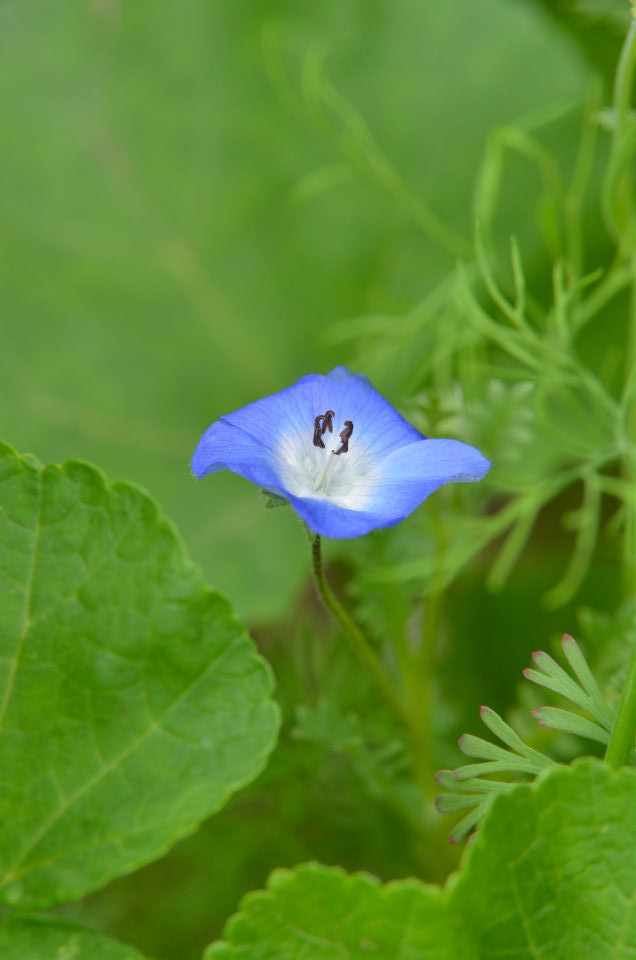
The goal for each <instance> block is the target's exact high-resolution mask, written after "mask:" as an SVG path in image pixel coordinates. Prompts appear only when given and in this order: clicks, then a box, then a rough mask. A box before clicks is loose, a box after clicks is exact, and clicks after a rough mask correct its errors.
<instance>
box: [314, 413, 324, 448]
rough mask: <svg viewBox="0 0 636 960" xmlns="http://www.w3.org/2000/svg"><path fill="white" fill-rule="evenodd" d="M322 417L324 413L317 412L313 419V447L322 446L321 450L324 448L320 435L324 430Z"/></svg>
mask: <svg viewBox="0 0 636 960" xmlns="http://www.w3.org/2000/svg"><path fill="white" fill-rule="evenodd" d="M324 419H325V417H324V414H322V413H319V414H318V416H317V417H316V418H315V420H314V447H322V448H323V450H324V448H325V445H324V443H323V442H322V435H323V433H324V432H325V428H324Z"/></svg>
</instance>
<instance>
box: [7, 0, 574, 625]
mask: <svg viewBox="0 0 636 960" xmlns="http://www.w3.org/2000/svg"><path fill="white" fill-rule="evenodd" d="M320 52H322V53H324V58H325V70H324V74H325V76H326V77H327V78H328V80H329V81H330V82H331V83H333V84H334V85H335V87H336V88H337V90H338V91H339V92H340V93H341V94H342V95H343V96H344V97H345V98H346V100H347V101H348V102H349V103H350V104H351V105H352V107H353V108H354V109H355V110H358V111H359V112H360V114H361V116H362V117H363V118H364V122H365V123H366V124H367V125H368V128H369V130H370V132H371V134H372V136H373V137H374V138H375V139H376V140H377V141H378V143H379V144H380V146H381V149H382V151H383V152H384V153H385V154H386V155H387V156H388V158H389V160H390V161H391V163H392V164H393V165H394V167H395V170H396V171H397V175H398V180H399V177H402V179H403V182H404V184H406V190H404V189H402V190H400V188H398V190H397V192H398V196H396V194H395V177H393V176H392V175H390V174H387V171H386V169H385V167H384V166H383V164H382V162H381V161H380V162H379V161H378V157H377V156H376V154H375V153H374V152H373V151H371V152H370V148H369V144H368V143H365V142H364V138H362V141H363V142H360V125H359V124H356V123H355V122H354V123H353V125H351V124H350V125H349V126H347V125H346V123H345V122H344V121H343V118H342V115H341V114H342V111H340V115H337V111H334V110H332V109H330V108H329V107H328V106H327V105H325V104H324V102H323V100H324V95H325V93H328V92H329V90H328V87H326V85H325V84H324V82H322V83H321V81H320V79H319V77H318V76H317V73H318V71H317V70H316V69H313V68H314V67H315V65H316V62H317V60H319V59H320V56H319V54H320ZM538 65H540V68H539V67H538ZM584 81H585V78H584V70H583V69H582V66H581V64H580V63H579V62H578V60H577V57H576V56H575V54H574V52H572V51H570V50H569V49H568V47H567V44H565V43H563V42H561V41H560V38H559V37H558V36H556V34H555V31H553V30H552V29H551V28H550V26H549V24H546V23H545V22H544V20H543V18H542V17H541V16H539V15H537V13H536V12H535V11H533V10H531V9H529V8H527V7H526V6H525V5H524V4H522V3H511V2H510V0H481V2H479V3H476V2H475V0H455V2H454V3H449V2H448V0H427V2H425V3H413V2H412V0H393V2H392V3H390V4H387V3H384V2H382V0H367V2H364V3H361V2H360V0H322V2H321V3H303V4H298V3H292V2H278V0H266V2H261V3H253V2H251V0H233V2H231V3H227V2H225V0H188V2H187V3H184V4H175V3H173V2H170V0H135V2H134V3H124V2H121V0H90V2H89V0H23V2H14V3H10V2H4V3H0V127H1V128H2V131H3V138H2V141H3V142H2V157H1V160H0V167H1V171H2V185H0V214H1V216H0V249H1V251H2V256H0V284H1V286H2V290H3V310H2V319H1V321H0V324H1V326H2V334H3V339H2V351H0V377H1V378H2V384H3V397H4V398H6V402H3V403H2V404H0V435H2V436H4V437H6V438H7V439H9V440H10V441H11V442H12V443H14V444H15V445H16V446H18V447H20V448H21V449H36V450H38V451H39V452H40V454H41V455H42V456H43V457H44V458H45V459H47V460H53V461H56V462H57V461H58V460H61V459H64V458H66V457H76V456H80V457H82V458H85V459H89V460H94V461H95V462H97V463H99V464H101V465H103V467H104V468H105V469H106V470H108V471H109V472H110V473H112V474H113V475H118V476H126V477H130V478H131V479H133V480H135V481H138V482H140V483H143V484H145V485H146V486H147V487H148V488H149V489H150V490H151V491H152V493H153V495H155V496H157V497H158V498H159V499H160V500H161V502H162V503H163V504H164V505H165V507H166V509H167V511H168V512H169V514H170V516H172V517H174V519H175V521H176V522H177V524H178V526H179V529H180V530H181V531H182V532H183V535H184V538H185V540H186V542H187V544H188V547H189V549H190V550H191V552H192V554H193V556H194V557H195V559H196V560H197V561H199V562H201V563H202V564H203V565H204V567H205V571H206V574H207V575H208V578H209V580H210V581H211V582H212V583H213V584H214V585H215V586H217V587H218V588H219V589H220V590H222V591H223V592H224V593H226V594H227V595H228V596H229V597H230V600H231V601H232V603H233V605H234V607H235V608H236V609H237V610H238V611H239V612H240V613H242V614H243V615H248V616H250V617H251V618H254V619H255V618H265V617H271V616H272V615H277V614H279V613H280V612H281V611H282V610H283V609H284V607H285V603H286V601H288V600H289V599H290V598H291V596H292V595H293V593H294V591H295V590H297V588H298V586H299V584H300V583H301V582H302V580H303V578H306V577H307V559H306V550H305V543H304V538H303V536H302V534H301V533H299V530H298V528H297V524H296V522H295V518H294V516H293V514H292V513H291V511H288V512H283V511H267V510H263V508H262V503H261V502H260V500H259V497H258V495H257V494H256V492H255V490H254V488H253V487H252V486H251V485H250V484H248V483H246V482H245V481H243V480H240V479H237V478H236V477H231V476H218V477H213V478H210V479H208V480H207V481H205V482H204V483H201V484H198V485H195V484H194V482H193V480H192V478H191V476H190V474H189V469H188V463H189V459H190V456H191V454H192V450H193V449H194V446H195V443H196V441H197V439H198V436H199V434H200V433H201V431H202V430H203V429H204V428H205V427H207V426H208V424H209V423H210V422H211V421H212V420H213V419H215V418H216V417H218V416H219V415H221V414H224V413H227V412H228V411H230V410H232V409H235V408H236V407H238V406H242V405H243V404H245V403H248V402H250V401H252V400H255V399H257V398H258V397H259V396H262V395H264V394H266V393H269V392H272V391H274V390H279V389H281V388H283V387H285V386H287V385H288V384H289V383H291V382H293V381H294V380H295V379H297V378H298V377H299V376H301V375H303V374H306V373H310V372H318V371H321V370H323V371H324V370H325V369H326V368H328V366H329V365H330V364H333V363H334V361H336V360H339V361H341V360H342V359H343V357H342V348H340V349H336V348H335V346H333V345H332V346H331V347H327V346H326V345H325V339H326V337H325V333H326V332H328V331H329V327H330V325H331V324H332V323H333V322H334V321H341V320H343V319H345V318H348V317H351V316H354V315H357V314H359V313H361V312H366V311H378V310H390V311H394V310H399V311H402V309H403V308H404V305H405V304H407V305H408V304H410V303H412V302H413V300H414V299H419V298H420V297H421V296H422V294H423V293H425V292H426V290H427V289H428V288H429V287H430V286H431V285H433V284H437V283H439V281H440V280H441V279H442V278H443V277H444V275H445V274H446V273H447V271H448V270H449V269H453V268H454V265H455V260H456V254H455V252H454V251H453V250H451V251H449V250H447V249H444V248H442V247H441V246H440V245H439V243H437V242H436V241H435V240H434V239H432V238H431V237H430V236H429V235H428V234H427V232H426V230H425V229H423V228H422V207H427V206H430V207H431V208H432V210H433V212H434V213H435V214H436V215H437V216H438V217H439V218H440V219H441V220H442V221H443V222H444V223H448V225H449V227H450V228H451V229H453V230H455V231H456V232H458V233H459V234H461V235H462V236H463V238H464V241H465V242H469V240H470V237H471V236H472V232H473V218H472V211H471V200H472V195H473V188H474V182H475V177H476V175H477V171H478V169H479V164H480V160H481V155H482V151H483V148H484V143H485V140H486V138H487V135H488V131H489V129H490V128H491V127H492V126H497V125H500V124H505V123H509V122H510V121H511V120H513V119H514V118H515V117H517V116H518V115H519V114H524V113H526V112H527V111H530V112H534V111H537V110H538V111H541V110H543V108H545V107H546V106H547V107H551V106H552V105H553V104H554V102H555V101H556V102H561V101H563V100H564V99H565V100H568V99H571V98H576V97H579V96H582V95H583V87H584ZM345 112H346V111H345ZM567 132H568V133H569V132H570V131H569V130H568V131H567ZM566 136H567V134H566ZM557 137H560V145H561V146H563V145H564V144H563V137H562V136H561V135H560V134H558V133H557ZM553 139H554V137H553ZM565 153H566V169H567V171H568V174H567V175H568V176H569V171H570V169H571V168H572V162H570V161H571V155H570V150H569V147H568V146H567V143H565ZM519 162H520V165H521V175H522V176H523V179H522V181H521V182H520V184H519V186H518V189H514V188H515V186H516V185H517V183H518V181H517V180H515V181H514V183H513V187H512V189H511V197H510V198H508V202H507V206H506V209H507V210H508V209H509V210H510V214H509V217H508V219H507V220H506V224H507V226H508V228H509V231H514V232H515V233H518V232H519V229H520V225H523V224H525V223H526V222H531V221H532V219H533V217H534V215H535V208H536V206H537V192H538V191H540V189H541V185H540V182H539V178H538V176H537V174H536V171H535V170H534V168H533V167H532V166H531V165H530V164H526V163H525V162H524V161H519ZM506 169H507V168H506ZM517 173H518V174H519V171H517ZM409 191H410V200H409V199H408V197H409ZM506 236H507V233H506ZM347 352H348V351H347ZM344 359H346V357H345V358H344ZM361 372H365V371H361ZM392 399H394V400H397V399H398V397H396V396H394V397H393V398H392ZM273 542H275V543H276V560H275V562H272V555H271V550H270V545H271V544H272V543H273Z"/></svg>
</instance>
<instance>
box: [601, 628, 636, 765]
mask: <svg viewBox="0 0 636 960" xmlns="http://www.w3.org/2000/svg"><path fill="white" fill-rule="evenodd" d="M635 735H636V647H635V648H634V653H633V655H632V662H631V664H630V667H629V671H628V673H627V677H626V678H625V686H624V687H623V693H622V694H621V699H620V703H619V704H618V711H617V713H616V720H615V721H614V727H613V729H612V733H611V735H610V741H609V744H608V745H607V751H606V753H605V760H606V761H607V763H609V764H610V766H612V767H622V766H624V765H625V764H626V763H627V761H628V760H629V757H630V754H631V752H632V750H633V749H634V736H635Z"/></svg>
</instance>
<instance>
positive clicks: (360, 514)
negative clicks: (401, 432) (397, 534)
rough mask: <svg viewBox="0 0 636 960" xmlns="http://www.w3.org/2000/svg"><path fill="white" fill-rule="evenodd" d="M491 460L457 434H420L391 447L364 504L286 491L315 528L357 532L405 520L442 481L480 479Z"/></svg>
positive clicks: (328, 533) (341, 535)
mask: <svg viewBox="0 0 636 960" xmlns="http://www.w3.org/2000/svg"><path fill="white" fill-rule="evenodd" d="M489 469H490V461H489V460H487V459H486V457H484V456H483V455H482V454H481V453H480V452H479V450H477V449H476V448H475V447H471V446H469V445H468V444H466V443H461V442H460V441H459V440H427V439H426V440H419V441H417V442H416V443H411V444H409V445H408V446H405V447H401V448H399V449H398V450H394V451H393V453H391V454H389V456H388V457H386V458H385V459H384V460H383V461H381V462H380V463H379V465H378V468H377V473H376V474H375V476H373V477H370V478H369V495H368V497H367V503H366V507H365V509H364V510H351V509H347V508H344V507H338V506H335V505H334V504H333V503H330V502H329V501H328V500H315V499H309V498H304V497H302V498H301V497H289V500H290V502H291V503H292V505H293V507H294V509H295V510H296V512H297V513H298V514H300V516H301V517H302V518H303V520H305V522H306V523H307V525H308V526H309V527H310V529H311V530H313V531H314V532H315V533H319V534H321V535H322V536H325V537H331V538H333V539H338V540H339V539H348V538H350V537H360V536H363V535H364V534H366V533H369V532H370V531H371V530H376V529H378V528H380V527H390V526H393V525H394V524H396V523H399V522H400V521H401V520H404V518H405V517H407V516H408V515H409V514H410V513H412V512H413V510H415V509H416V507H418V506H419V504H420V503H422V501H423V500H425V499H426V497H428V495H429V494H430V493H433V491H434V490H437V488H438V487H441V486H442V485H443V484H445V483H451V482H466V481H468V482H471V481H475V480H480V479H481V478H482V477H483V476H485V474H486V473H487V472H488V470H489Z"/></svg>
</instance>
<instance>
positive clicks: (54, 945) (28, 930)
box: [0, 917, 143, 960]
mask: <svg viewBox="0 0 636 960" xmlns="http://www.w3.org/2000/svg"><path fill="white" fill-rule="evenodd" d="M0 956H1V957H2V960H143V957H142V955H141V954H140V953H139V952H138V951H137V950H134V949H133V948H132V947H127V946H124V944H123V943H117V941H116V940H110V939H108V938H106V937H101V936H99V934H97V933H93V932H92V931H91V930H86V929H84V928H83V927H80V926H77V925H76V924H74V923H70V922H68V921H67V920H61V919H59V918H57V917H4V918H3V919H2V920H0Z"/></svg>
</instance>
